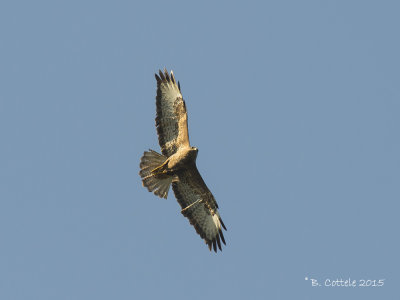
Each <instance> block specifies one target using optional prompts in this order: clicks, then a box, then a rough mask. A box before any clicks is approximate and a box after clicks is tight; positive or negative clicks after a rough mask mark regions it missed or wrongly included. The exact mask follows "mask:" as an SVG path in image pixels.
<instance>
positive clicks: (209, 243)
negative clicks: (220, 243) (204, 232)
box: [207, 242, 211, 251]
mask: <svg viewBox="0 0 400 300" xmlns="http://www.w3.org/2000/svg"><path fill="white" fill-rule="evenodd" d="M207 246H208V250H210V251H211V242H208V243H207Z"/></svg>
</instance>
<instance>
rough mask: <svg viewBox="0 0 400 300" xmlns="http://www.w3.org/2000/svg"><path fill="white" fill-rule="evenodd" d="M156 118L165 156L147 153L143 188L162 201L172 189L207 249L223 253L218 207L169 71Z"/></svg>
mask: <svg viewBox="0 0 400 300" xmlns="http://www.w3.org/2000/svg"><path fill="white" fill-rule="evenodd" d="M156 79H157V97H156V106H157V117H156V127H157V133H158V140H159V143H160V147H161V152H162V154H159V153H157V152H155V151H153V150H150V151H146V152H145V153H144V155H143V156H142V158H141V162H140V169H141V170H140V173H139V174H140V176H141V178H142V182H143V185H144V186H145V187H147V189H148V190H149V191H150V192H153V193H154V194H155V195H157V196H159V197H161V198H167V197H168V191H169V187H170V186H171V185H172V189H173V191H174V193H175V196H176V198H177V200H178V203H179V204H180V206H181V207H182V210H181V213H182V214H183V215H184V216H185V217H187V218H188V219H189V221H190V224H192V225H193V226H194V227H195V229H196V232H197V233H198V234H199V235H200V237H201V238H203V239H204V240H205V242H206V244H207V245H208V247H209V248H210V250H211V248H213V249H214V251H215V252H216V251H217V246H218V248H219V249H220V250H221V241H222V242H223V243H224V244H225V239H224V236H223V234H222V230H221V226H222V227H223V228H224V229H225V230H226V227H225V225H224V223H223V222H222V219H221V217H220V215H219V212H218V204H217V202H216V201H215V199H214V196H213V195H212V194H211V192H210V190H209V189H208V188H207V186H206V184H205V183H204V180H203V178H202V177H201V175H200V173H199V171H198V170H197V166H196V158H197V154H198V149H197V148H195V147H191V146H190V143H189V134H188V127H187V112H186V105H185V101H184V100H183V98H182V94H181V92H180V85H179V82H178V83H176V81H175V77H174V75H173V73H172V72H171V75H169V74H168V72H167V71H166V70H164V72H161V71H160V72H159V76H158V75H157V74H156Z"/></svg>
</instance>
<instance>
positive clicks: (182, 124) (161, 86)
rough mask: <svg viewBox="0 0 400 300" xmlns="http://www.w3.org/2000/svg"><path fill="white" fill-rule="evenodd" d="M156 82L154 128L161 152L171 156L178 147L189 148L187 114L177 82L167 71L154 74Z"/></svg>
mask: <svg viewBox="0 0 400 300" xmlns="http://www.w3.org/2000/svg"><path fill="white" fill-rule="evenodd" d="M155 76H156V80H157V96H156V106H157V116H156V127H157V134H158V142H159V143H160V147H161V152H162V154H164V155H165V156H171V155H172V154H174V153H175V152H176V151H177V150H178V148H180V147H189V146H190V145H189V134H188V126H187V112H186V105H185V101H184V100H183V98H182V94H181V89H180V85H179V82H178V83H177V82H176V81H175V77H174V74H173V72H172V71H171V75H169V74H168V72H167V70H166V69H164V72H162V71H161V70H160V71H159V75H157V74H155Z"/></svg>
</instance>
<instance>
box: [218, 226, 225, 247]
mask: <svg viewBox="0 0 400 300" xmlns="http://www.w3.org/2000/svg"><path fill="white" fill-rule="evenodd" d="M219 235H220V236H221V240H222V242H223V243H224V245H226V243H225V238H224V234H223V233H222V230H221V229H220V230H219Z"/></svg>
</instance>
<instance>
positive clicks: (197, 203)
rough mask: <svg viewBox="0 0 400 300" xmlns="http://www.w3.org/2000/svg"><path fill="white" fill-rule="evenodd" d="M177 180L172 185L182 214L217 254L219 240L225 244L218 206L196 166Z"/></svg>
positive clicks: (219, 245)
mask: <svg viewBox="0 0 400 300" xmlns="http://www.w3.org/2000/svg"><path fill="white" fill-rule="evenodd" d="M178 178H179V180H178V181H176V182H173V183H172V189H173V190H174V193H175V197H176V199H177V200H178V203H179V204H180V206H181V207H182V211H181V212H182V214H183V215H184V216H185V217H187V218H188V219H189V222H190V224H192V225H193V226H194V228H195V229H196V232H197V233H198V234H199V235H200V237H201V238H202V239H204V241H205V242H206V244H207V245H208V248H209V249H210V250H211V247H212V248H213V249H214V251H215V252H217V246H218V248H219V250H222V248H221V240H222V242H223V243H224V244H225V239H224V235H223V234H222V229H221V226H222V227H223V228H224V229H225V230H226V227H225V225H224V222H222V219H221V217H220V215H219V212H218V204H217V202H216V201H215V199H214V196H213V195H212V194H211V192H210V190H209V189H208V188H207V186H206V184H205V183H204V181H203V178H202V177H201V175H200V173H199V171H198V170H197V167H196V165H194V166H193V167H192V168H189V169H187V170H186V171H183V172H181V173H179V174H178Z"/></svg>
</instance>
